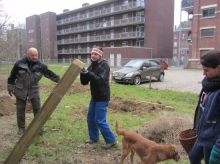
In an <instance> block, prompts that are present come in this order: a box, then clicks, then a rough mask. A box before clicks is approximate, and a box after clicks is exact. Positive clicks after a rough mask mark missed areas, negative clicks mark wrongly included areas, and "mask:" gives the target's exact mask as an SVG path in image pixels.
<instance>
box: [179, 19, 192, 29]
mask: <svg viewBox="0 0 220 164" xmlns="http://www.w3.org/2000/svg"><path fill="white" fill-rule="evenodd" d="M191 29H192V21H185V22H181V30H183V31H191Z"/></svg>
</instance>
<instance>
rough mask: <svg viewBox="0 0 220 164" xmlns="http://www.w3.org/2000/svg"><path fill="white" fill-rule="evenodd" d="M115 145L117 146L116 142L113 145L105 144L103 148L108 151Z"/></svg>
mask: <svg viewBox="0 0 220 164" xmlns="http://www.w3.org/2000/svg"><path fill="white" fill-rule="evenodd" d="M114 145H116V141H113V142H111V143H108V144H105V145H103V146H102V148H103V149H105V150H107V149H110V148H111V147H112V146H114Z"/></svg>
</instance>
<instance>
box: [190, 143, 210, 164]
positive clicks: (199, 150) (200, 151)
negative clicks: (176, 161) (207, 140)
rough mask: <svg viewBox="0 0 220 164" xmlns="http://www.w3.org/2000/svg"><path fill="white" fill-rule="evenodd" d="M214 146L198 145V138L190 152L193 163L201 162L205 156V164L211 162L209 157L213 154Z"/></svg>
mask: <svg viewBox="0 0 220 164" xmlns="http://www.w3.org/2000/svg"><path fill="white" fill-rule="evenodd" d="M211 150H212V148H206V147H202V146H198V144H197V140H196V142H195V144H194V146H193V148H192V150H191V151H190V152H189V160H190V163H191V164H201V160H202V159H203V158H204V161H205V164H209V157H210V154H211Z"/></svg>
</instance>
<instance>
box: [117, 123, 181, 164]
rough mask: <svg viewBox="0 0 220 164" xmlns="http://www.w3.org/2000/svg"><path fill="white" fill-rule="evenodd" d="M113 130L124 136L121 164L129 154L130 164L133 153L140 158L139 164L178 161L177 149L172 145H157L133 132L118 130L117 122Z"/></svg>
mask: <svg viewBox="0 0 220 164" xmlns="http://www.w3.org/2000/svg"><path fill="white" fill-rule="evenodd" d="M115 129H116V133H117V134H118V135H123V136H124V137H123V139H122V155H121V163H122V164H123V163H124V159H125V157H126V156H127V155H128V154H129V153H130V152H131V156H130V160H131V163H132V164H133V157H134V154H135V153H137V155H138V156H139V157H140V159H141V164H156V163H157V162H161V161H165V160H169V159H174V160H175V161H178V160H179V159H180V156H179V154H178V150H177V148H175V147H174V146H172V145H159V144H157V143H155V142H154V141H151V140H148V139H146V138H144V137H142V136H141V135H139V134H137V133H135V132H130V131H123V130H119V128H118V122H117V121H116V125H115Z"/></svg>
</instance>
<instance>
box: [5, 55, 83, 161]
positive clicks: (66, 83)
mask: <svg viewBox="0 0 220 164" xmlns="http://www.w3.org/2000/svg"><path fill="white" fill-rule="evenodd" d="M84 65H85V64H84V63H82V62H81V61H79V60H77V59H75V60H74V61H73V63H72V64H71V65H70V66H69V68H68V70H67V71H66V73H65V74H64V75H63V77H62V78H61V80H60V82H59V83H58V84H57V85H56V87H55V88H54V90H53V91H52V93H51V94H50V96H49V97H48V98H47V100H46V101H45V103H44V104H43V106H42V107H41V109H40V110H39V112H38V113H37V115H36V116H35V117H34V119H33V121H32V122H31V124H30V125H29V126H28V128H27V129H26V130H25V132H24V134H23V135H22V136H21V138H20V140H19V141H18V143H17V144H16V145H15V147H14V149H13V150H12V151H11V153H10V154H9V156H8V157H7V159H6V160H5V162H4V164H17V163H19V161H20V160H21V159H22V157H23V156H24V154H25V152H26V150H27V149H28V148H29V146H30V145H31V143H32V142H33V141H34V138H35V137H36V136H37V134H38V133H39V132H40V131H41V128H42V127H43V126H44V124H45V123H46V121H47V120H48V118H49V117H50V115H51V114H52V112H53V111H54V110H55V108H56V107H57V105H58V104H59V102H60V101H61V99H62V98H63V96H64V95H65V94H66V92H67V91H68V89H69V88H70V86H71V85H72V83H73V82H74V81H75V79H76V78H77V76H78V75H79V73H80V72H81V70H82V68H83V67H84Z"/></svg>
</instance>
